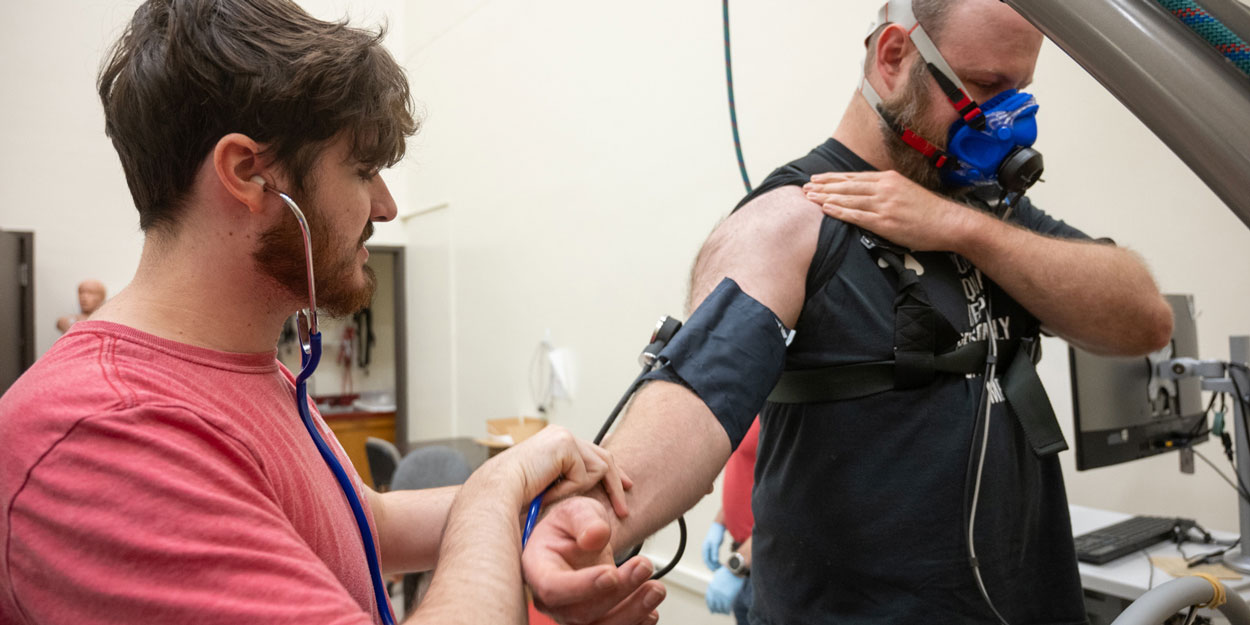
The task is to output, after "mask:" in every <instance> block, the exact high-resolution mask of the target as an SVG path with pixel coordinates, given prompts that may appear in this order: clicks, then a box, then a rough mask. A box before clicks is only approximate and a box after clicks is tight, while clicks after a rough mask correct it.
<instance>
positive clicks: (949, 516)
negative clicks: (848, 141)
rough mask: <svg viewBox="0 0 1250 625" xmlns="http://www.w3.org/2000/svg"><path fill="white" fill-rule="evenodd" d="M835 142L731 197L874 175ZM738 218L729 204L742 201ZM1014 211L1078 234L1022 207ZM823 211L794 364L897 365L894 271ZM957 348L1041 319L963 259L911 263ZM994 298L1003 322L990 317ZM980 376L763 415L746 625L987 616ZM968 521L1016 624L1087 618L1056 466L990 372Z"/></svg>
mask: <svg viewBox="0 0 1250 625" xmlns="http://www.w3.org/2000/svg"><path fill="white" fill-rule="evenodd" d="M871 169H872V167H871V166H870V165H868V163H866V162H865V161H864V160H863V159H861V158H860V157H858V156H856V155H855V154H854V153H853V152H851V151H850V150H848V149H847V148H846V147H845V146H843V145H842V144H840V143H838V142H837V141H835V140H833V139H830V140H828V141H826V142H825V143H824V144H822V145H820V146H818V147H817V148H816V149H814V150H812V152H811V153H810V154H808V155H807V156H806V157H803V158H801V159H798V160H796V161H794V162H791V163H789V164H787V165H785V166H783V167H781V168H778V169H777V170H776V171H774V172H773V173H772V174H771V175H770V176H769V177H768V178H767V179H765V180H764V181H763V183H762V184H761V185H760V187H759V188H758V189H756V190H755V191H754V192H753V193H752V194H750V195H749V196H747V198H745V199H744V200H743V201H742V203H740V204H739V207H741V206H743V205H745V204H746V203H748V202H749V201H750V200H752V199H754V198H755V197H758V196H759V195H762V194H764V193H767V192H769V191H771V190H774V189H776V188H779V187H782V186H788V185H802V184H803V183H805V182H807V181H808V179H809V177H810V176H811V175H812V174H815V173H820V172H825V171H864V170H871ZM735 210H736V209H735ZM1013 221H1015V222H1016V223H1018V224H1020V225H1022V226H1024V227H1026V228H1030V229H1032V230H1035V231H1038V232H1040V233H1043V234H1048V235H1053V236H1061V237H1079V238H1086V237H1085V235H1084V234H1082V233H1080V232H1079V231H1077V230H1075V229H1074V228H1071V227H1070V226H1067V225H1066V224H1064V223H1063V222H1061V221H1057V220H1054V219H1052V218H1050V217H1048V216H1047V215H1045V214H1044V213H1042V212H1041V211H1040V210H1038V209H1036V208H1035V207H1033V206H1032V205H1031V204H1030V203H1029V202H1028V200H1027V199H1023V200H1021V201H1020V203H1019V205H1018V206H1017V208H1016V209H1015V211H1014V213H1013ZM858 235H859V233H858V231H857V229H856V228H854V227H852V226H849V225H848V224H846V223H844V222H841V221H838V220H836V219H832V218H825V219H824V222H823V223H822V225H821V228H820V234H819V242H818V244H817V250H816V253H815V255H814V256H813V258H812V263H811V267H810V269H809V270H808V274H807V281H806V286H807V291H806V301H805V303H804V306H803V310H802V312H801V313H800V316H799V320H798V322H797V324H796V326H795V330H796V335H795V339H794V343H793V344H792V345H791V346H790V348H789V349H788V350H787V356H786V368H787V369H788V370H789V369H807V368H814V367H825V366H830V365H838V364H850V363H858V362H871V361H879V360H889V359H890V358H891V349H892V346H893V328H894V318H893V299H894V296H895V288H894V285H895V277H894V275H893V274H892V272H891V271H889V270H887V269H882V268H881V267H879V266H878V265H877V263H876V261H875V260H874V259H873V257H872V256H871V255H870V254H869V253H868V251H867V249H866V248H865V247H864V246H863V245H861V244H860V243H859V236H858ZM907 262H908V263H909V264H910V265H912V266H914V267H917V272H918V273H920V280H921V283H922V285H923V286H924V289H925V290H926V292H927V293H928V294H929V297H930V299H931V301H932V303H933V305H934V306H935V307H936V308H937V309H938V310H939V311H940V312H941V313H942V314H943V316H945V317H946V318H947V320H948V321H949V322H950V323H951V324H952V325H953V326H954V327H955V328H956V330H957V331H959V332H960V333H961V336H962V338H961V340H962V341H971V340H984V339H985V338H986V337H987V336H990V335H992V336H995V337H996V338H1013V337H1016V338H1019V337H1020V336H1021V335H1022V334H1026V333H1029V332H1035V331H1036V327H1037V322H1036V319H1034V318H1033V317H1032V316H1031V315H1029V313H1028V312H1027V311H1026V310H1024V309H1023V308H1022V307H1021V306H1019V304H1017V303H1016V302H1015V301H1013V300H1012V299H1011V298H1009V297H1008V296H1007V295H1006V294H1005V293H1003V292H1002V291H1001V289H997V288H993V287H992V285H990V284H989V281H988V279H986V278H984V277H983V276H982V275H981V274H980V272H979V271H978V270H977V269H976V268H975V267H973V266H971V265H970V264H969V263H968V262H967V261H966V260H964V259H962V258H960V257H958V256H956V255H954V254H949V253H940V252H929V253H917V254H914V255H908V259H907ZM991 297H992V306H991V309H992V314H993V319H988V320H987V318H986V303H987V298H991ZM982 388H983V383H982V376H979V375H974V376H964V375H958V374H939V375H938V378H937V380H936V381H935V382H934V383H933V384H931V385H929V386H927V387H924V388H921V389H913V390H901V391H900V390H896V391H889V392H885V393H879V394H877V395H871V396H868V397H863V398H859V399H852V400H846V401H839V402H828V403H819V404H789V405H782V404H773V403H769V404H767V405H766V406H765V407H764V410H763V412H762V414H761V419H760V423H761V430H760V443H759V453H758V457H757V461H756V468H755V490H754V493H753V496H752V507H753V509H754V513H755V529H754V534H753V543H752V551H753V558H752V560H753V562H752V575H751V580H752V583H753V585H754V591H755V592H754V606H753V608H752V612H751V620H752V623H755V624H757V625H784V624H790V623H891V624H893V623H978V622H983V623H995V622H996V619H995V618H994V616H993V614H992V613H991V612H990V611H989V609H988V608H987V606H986V604H985V601H984V600H983V599H982V597H981V595H980V592H979V590H978V589H977V586H976V584H975V581H974V578H973V575H972V571H971V568H970V566H969V564H968V554H967V544H966V541H965V534H966V530H965V514H964V512H963V507H964V505H963V504H964V499H965V498H964V491H965V476H966V474H967V471H966V470H967V465H968V457H969V445H970V444H971V442H972V436H973V432H972V425H973V421H974V418H975V410H976V408H977V405H978V403H979V400H980V394H981V392H982ZM990 392H991V398H993V399H994V400H995V403H994V407H993V411H992V413H991V418H990V441H989V450H988V452H987V456H986V461H985V471H984V478H983V483H982V487H981V494H980V503H979V506H978V514H977V518H976V547H977V555H978V558H979V560H980V562H981V571H982V576H983V578H984V579H985V583H986V586H987V587H988V590H989V594H990V596H991V598H992V599H993V601H994V603H995V605H996V606H997V608H998V609H999V611H1000V612H1002V613H1003V615H1004V616H1005V617H1006V618H1007V620H1008V621H1009V622H1010V623H1011V624H1012V625H1022V624H1024V623H1064V624H1068V623H1084V622H1085V611H1084V604H1083V599H1082V591H1081V585H1080V576H1079V574H1078V571H1077V564H1076V555H1075V551H1074V548H1073V544H1072V532H1071V523H1070V521H1069V518H1068V507H1067V497H1066V494H1065V492H1064V486H1063V475H1062V473H1061V471H1060V467H1059V463H1058V461H1057V459H1056V458H1054V457H1050V458H1048V459H1044V460H1039V459H1038V458H1037V457H1036V456H1034V455H1033V453H1032V451H1031V449H1030V447H1029V445H1028V442H1027V441H1026V440H1025V438H1024V435H1023V433H1022V431H1021V430H1020V427H1019V425H1018V424H1017V421H1016V418H1015V416H1014V414H1011V413H1010V408H1009V406H1008V404H1007V403H1006V402H1003V401H1001V393H1000V391H999V390H998V388H997V381H995V384H993V385H991V389H990Z"/></svg>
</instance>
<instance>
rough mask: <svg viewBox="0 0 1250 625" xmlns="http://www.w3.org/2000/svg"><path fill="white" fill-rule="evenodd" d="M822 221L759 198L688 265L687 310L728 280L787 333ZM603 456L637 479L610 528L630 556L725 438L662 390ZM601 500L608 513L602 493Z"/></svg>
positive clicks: (639, 400)
mask: <svg viewBox="0 0 1250 625" xmlns="http://www.w3.org/2000/svg"><path fill="white" fill-rule="evenodd" d="M822 219H823V215H822V214H821V213H820V211H819V210H817V209H816V207H815V206H813V205H812V203H811V202H810V201H808V200H807V199H806V198H804V197H803V194H802V192H801V191H800V190H799V189H798V188H797V187H784V188H781V189H778V190H776V191H773V192H771V193H768V194H765V195H763V196H761V197H759V198H757V199H755V200H754V201H752V202H751V203H750V204H748V205H746V206H745V207H743V208H742V209H741V210H739V211H737V212H736V213H734V214H733V215H731V216H730V217H729V218H727V219H726V220H725V221H724V222H722V223H721V224H720V226H718V227H717V229H716V230H715V231H714V232H713V233H712V235H711V236H710V237H709V238H708V240H707V241H706V242H705V243H704V245H703V248H702V250H701V252H700V253H699V256H698V259H697V260H696V262H695V268H694V275H693V279H692V283H691V297H690V302H691V307H692V308H696V307H697V306H698V305H699V304H700V303H701V302H702V301H703V299H704V298H706V297H707V295H708V294H709V293H711V291H712V290H713V289H714V288H715V287H716V285H717V284H718V283H720V281H721V279H723V278H725V277H729V278H732V279H733V280H735V281H736V282H737V283H738V285H739V287H740V288H741V289H742V290H743V291H744V292H745V293H747V294H748V295H750V296H751V297H753V298H755V299H756V300H758V301H759V302H760V303H762V304H763V305H765V306H767V307H768V308H769V309H771V310H772V311H773V313H774V314H776V315H777V316H778V318H780V319H781V321H782V322H783V323H785V324H787V325H789V326H793V325H794V323H795V321H796V320H797V319H798V315H799V311H800V310H801V309H802V306H803V299H804V291H805V283H806V276H807V269H808V266H809V265H810V264H811V260H812V256H813V254H815V250H816V242H817V237H818V235H819V230H820V223H821V221H822ZM604 447H606V448H608V449H609V450H610V451H611V452H612V454H613V456H614V457H615V458H616V460H617V463H618V464H619V465H620V467H621V469H622V470H623V471H625V472H627V473H628V474H629V475H630V476H631V477H632V478H633V480H634V487H633V490H631V491H630V492H629V495H628V499H629V507H630V514H629V516H628V517H626V518H624V519H619V518H615V517H613V518H612V519H611V520H610V521H609V523H610V524H611V535H612V545H611V546H612V548H613V549H616V550H625V549H628V548H629V547H630V546H631V545H633V544H636V543H637V542H639V541H641V540H642V539H643V538H644V537H646V536H648V535H650V534H651V533H654V532H655V531H656V530H657V529H659V528H660V527H663V526H664V525H665V524H667V523H669V522H671V521H672V520H673V519H675V518H676V517H677V516H678V515H680V514H681V513H682V512H684V511H686V510H688V509H689V508H690V507H692V506H693V505H694V504H695V503H697V502H698V501H699V499H700V498H702V497H703V496H704V495H706V494H707V493H708V492H709V491H710V490H711V488H712V481H713V480H714V479H715V477H716V475H717V474H718V473H719V472H720V470H721V469H722V468H723V467H724V466H725V461H726V460H727V459H728V458H729V454H730V451H731V448H730V442H729V438H728V436H727V435H726V434H725V430H724V429H723V428H722V426H721V424H720V423H719V422H718V421H717V419H716V417H715V416H714V415H713V413H712V412H711V410H709V409H708V407H707V406H706V405H704V403H703V401H702V400H700V399H699V397H698V396H697V395H696V394H694V393H693V392H692V391H690V390H689V389H687V388H685V387H683V386H681V385H677V384H671V383H668V382H660V381H656V382H651V383H648V384H647V385H646V386H644V387H643V388H642V390H641V391H639V392H638V394H637V395H636V397H635V398H634V400H633V401H632V402H631V403H630V405H629V407H628V408H627V410H626V412H625V414H624V415H623V416H622V418H621V420H620V422H619V425H618V426H617V428H616V430H615V431H614V432H613V433H612V435H611V436H609V437H608V439H607V440H606V441H605V443H604ZM599 499H600V501H603V502H605V504H606V499H604V498H603V496H602V494H600V495H599ZM568 503H569V505H574V502H573V500H570V502H568ZM537 533H538V532H537V530H536V532H535V535H536V536H537ZM527 575H530V577H529V580H528V581H529V582H530V584H531V586H534V587H535V589H536V590H537V591H540V592H539V594H540V595H541V594H542V593H541V590H542V587H543V585H544V580H541V579H540V580H536V579H534V575H532V574H530V569H528V568H527ZM548 603H550V602H548Z"/></svg>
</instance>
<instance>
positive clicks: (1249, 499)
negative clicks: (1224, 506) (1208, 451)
mask: <svg viewBox="0 0 1250 625" xmlns="http://www.w3.org/2000/svg"><path fill="white" fill-rule="evenodd" d="M1190 450H1191V451H1193V452H1194V455H1195V456H1198V458H1199V459H1201V460H1202V461H1203V462H1205V463H1207V466H1209V467H1211V470H1212V471H1215V474H1216V475H1218V476H1220V477H1221V478H1222V479H1223V480H1224V481H1225V482H1228V485H1229V486H1231V487H1232V489H1233V490H1235V491H1237V494H1238V495H1241V498H1242V499H1243V500H1245V502H1246V503H1250V490H1247V489H1246V486H1245V484H1234V483H1233V481H1232V480H1230V479H1228V476H1227V475H1224V472H1223V471H1220V470H1219V468H1217V467H1216V466H1215V464H1214V463H1212V462H1211V461H1210V460H1208V459H1207V457H1206V456H1204V455H1203V454H1202V452H1200V451H1198V450H1197V449H1193V448H1190ZM1235 468H1236V467H1234V469H1235ZM1237 479H1238V481H1240V479H1241V476H1240V475H1238V476H1237Z"/></svg>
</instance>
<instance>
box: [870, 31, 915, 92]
mask: <svg viewBox="0 0 1250 625" xmlns="http://www.w3.org/2000/svg"><path fill="white" fill-rule="evenodd" d="M875 52H876V54H875V55H874V56H873V61H872V64H873V68H874V69H875V70H876V74H877V77H878V78H879V81H880V83H881V85H880V87H879V88H878V89H877V90H878V91H879V92H880V93H881V97H883V98H888V97H889V96H890V95H891V94H893V93H894V91H895V90H896V89H898V88H900V87H902V86H903V84H905V83H906V82H907V74H908V71H909V70H910V69H911V65H910V64H909V63H908V60H909V59H911V58H912V57H915V58H914V59H913V62H920V55H919V54H918V53H917V52H916V47H915V46H914V45H912V43H911V37H909V36H908V34H907V30H906V29H905V28H903V27H902V26H899V25H898V24H889V25H887V26H886V27H885V29H884V30H882V31H881V35H880V36H878V37H877V48H876V50H875Z"/></svg>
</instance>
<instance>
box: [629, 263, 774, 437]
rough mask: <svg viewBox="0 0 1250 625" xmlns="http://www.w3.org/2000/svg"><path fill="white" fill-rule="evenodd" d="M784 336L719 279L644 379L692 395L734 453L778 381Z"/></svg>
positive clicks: (769, 317) (754, 304)
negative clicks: (711, 416) (713, 417)
mask: <svg viewBox="0 0 1250 625" xmlns="http://www.w3.org/2000/svg"><path fill="white" fill-rule="evenodd" d="M789 336H790V330H788V329H787V328H786V327H785V325H784V324H782V323H781V320H779V319H777V316H776V315H774V314H773V311H771V310H769V309H768V307H766V306H764V305H763V304H761V303H759V302H758V301H757V300H755V299H754V298H752V297H751V296H750V295H747V294H746V293H743V292H742V289H739V288H738V283H737V282H734V281H733V280H731V279H729V278H725V279H724V280H722V281H721V283H720V284H718V285H717V286H716V290H714V291H712V293H711V295H708V296H707V299H705V300H703V303H702V304H700V305H699V308H698V309H697V310H695V311H694V314H692V315H691V316H690V319H689V320H688V321H686V324H685V325H683V326H682V327H681V329H680V330H678V332H677V334H676V336H674V337H673V339H672V340H671V341H669V343H668V345H667V346H666V347H665V348H664V349H663V350H662V351H661V352H660V354H659V356H658V361H659V364H660V367H659V368H658V369H656V370H655V371H652V372H651V373H649V374H647V375H646V376H645V377H644V379H647V380H664V381H666V382H673V383H676V384H681V385H682V386H685V387H686V388H689V389H690V390H692V391H694V393H695V395H698V396H699V399H701V400H703V403H704V404H706V405H707V407H708V408H709V409H710V410H711V411H712V414H714V415H716V420H717V421H720V424H721V427H723V428H725V433H726V434H728V435H729V441H730V443H731V444H732V445H733V448H734V449H737V448H738V443H739V442H741V441H742V438H743V437H744V436H746V432H747V429H748V428H750V427H751V422H752V421H753V420H754V419H755V416H756V415H757V414H759V411H760V409H761V408H763V407H764V400H765V398H767V397H768V394H769V393H770V392H771V391H772V390H773V387H774V386H776V385H777V380H778V379H779V378H780V377H781V371H782V369H783V368H784V367H785V356H786V343H787V338H788V337H789Z"/></svg>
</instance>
